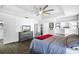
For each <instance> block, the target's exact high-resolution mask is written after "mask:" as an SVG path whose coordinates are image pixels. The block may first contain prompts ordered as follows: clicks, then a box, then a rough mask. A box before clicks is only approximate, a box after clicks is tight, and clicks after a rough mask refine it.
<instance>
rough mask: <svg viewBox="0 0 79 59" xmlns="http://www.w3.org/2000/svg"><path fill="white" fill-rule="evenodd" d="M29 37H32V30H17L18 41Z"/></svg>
mask: <svg viewBox="0 0 79 59" xmlns="http://www.w3.org/2000/svg"><path fill="white" fill-rule="evenodd" d="M29 39H33V32H32V31H28V32H19V41H24V40H29Z"/></svg>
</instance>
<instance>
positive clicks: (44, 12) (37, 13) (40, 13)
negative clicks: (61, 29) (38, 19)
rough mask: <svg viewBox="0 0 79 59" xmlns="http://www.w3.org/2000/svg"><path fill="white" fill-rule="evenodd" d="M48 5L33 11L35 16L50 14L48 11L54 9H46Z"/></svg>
mask: <svg viewBox="0 0 79 59" xmlns="http://www.w3.org/2000/svg"><path fill="white" fill-rule="evenodd" d="M47 7H48V5H45V6H44V7H43V8H39V9H37V8H36V10H37V12H35V14H36V16H45V15H48V14H51V13H49V12H50V11H54V9H49V10H46V9H47ZM25 18H29V17H25Z"/></svg>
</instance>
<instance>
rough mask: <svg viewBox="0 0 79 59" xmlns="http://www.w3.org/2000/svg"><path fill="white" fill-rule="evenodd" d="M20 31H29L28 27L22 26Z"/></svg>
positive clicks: (29, 27)
mask: <svg viewBox="0 0 79 59" xmlns="http://www.w3.org/2000/svg"><path fill="white" fill-rule="evenodd" d="M22 31H31V26H30V25H22Z"/></svg>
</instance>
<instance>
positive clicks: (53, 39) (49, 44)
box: [29, 35, 79, 54]
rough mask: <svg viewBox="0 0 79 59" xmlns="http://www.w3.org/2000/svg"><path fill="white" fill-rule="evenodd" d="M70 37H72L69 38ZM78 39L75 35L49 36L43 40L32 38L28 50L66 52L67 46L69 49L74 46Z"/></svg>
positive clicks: (39, 52) (43, 52)
mask: <svg viewBox="0 0 79 59" xmlns="http://www.w3.org/2000/svg"><path fill="white" fill-rule="evenodd" d="M70 38H72V39H71V40H70ZM78 39H79V37H77V36H75V35H70V36H67V37H59V36H50V37H48V38H45V39H44V40H39V39H36V38H34V39H33V40H32V42H31V45H30V48H29V51H30V53H31V54H66V53H67V51H66V50H67V48H69V49H71V48H72V47H74V46H79V44H78V42H79V41H78ZM73 42H75V43H73ZM76 43H77V44H76Z"/></svg>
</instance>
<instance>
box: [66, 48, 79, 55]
mask: <svg viewBox="0 0 79 59" xmlns="http://www.w3.org/2000/svg"><path fill="white" fill-rule="evenodd" d="M66 54H79V50H73V49H70V48H66Z"/></svg>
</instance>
